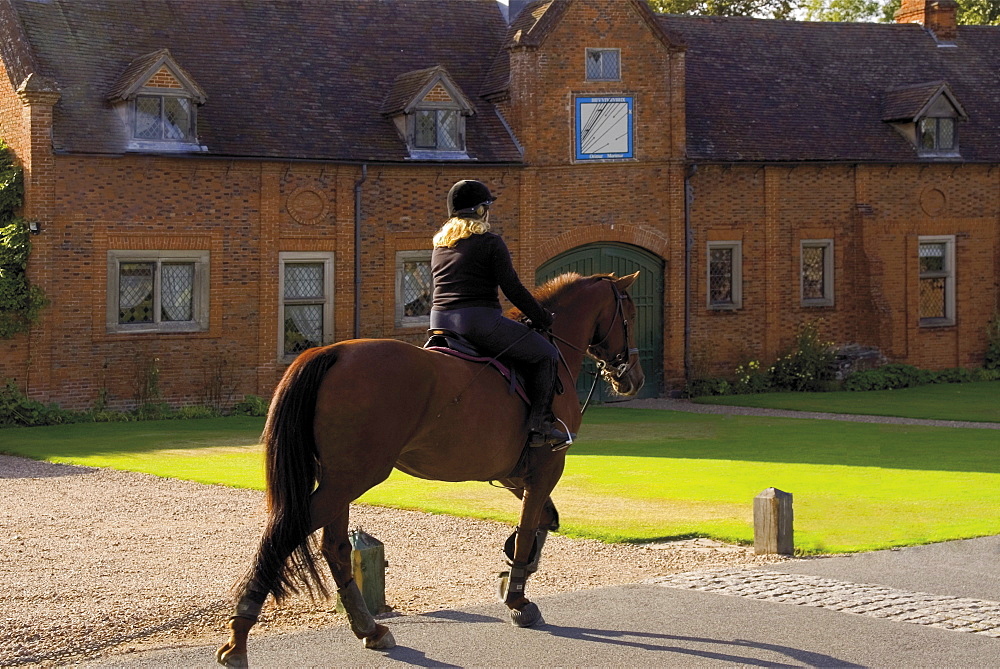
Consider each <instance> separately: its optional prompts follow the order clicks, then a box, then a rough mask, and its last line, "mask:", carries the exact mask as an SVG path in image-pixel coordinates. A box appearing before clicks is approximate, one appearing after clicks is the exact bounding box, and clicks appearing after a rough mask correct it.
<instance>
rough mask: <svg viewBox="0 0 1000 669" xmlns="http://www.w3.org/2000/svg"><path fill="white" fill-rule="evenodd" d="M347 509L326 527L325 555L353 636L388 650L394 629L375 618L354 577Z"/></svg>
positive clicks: (392, 644) (391, 646)
mask: <svg viewBox="0 0 1000 669" xmlns="http://www.w3.org/2000/svg"><path fill="white" fill-rule="evenodd" d="M348 513H349V506H348V505H346V504H345V505H344V507H343V510H342V512H341V513H340V514H339V515H338V516H337V518H336V520H335V521H333V522H332V523H330V524H329V525H327V526H326V527H324V528H323V544H322V545H323V557H325V558H326V561H327V564H329V565H330V571H331V572H332V573H333V580H334V581H335V582H336V583H337V594H338V595H340V601H341V603H342V604H343V605H344V611H345V612H346V613H347V620H348V622H349V623H350V625H351V631H352V632H354V636H356V637H358V638H359V639H362V640H363V641H364V643H365V648H374V649H376V650H388V649H389V648H393V647H395V645H396V641H395V639H393V637H392V632H390V631H389V628H388V627H386V626H385V625H379V624H378V623H376V622H375V619H374V618H373V617H372V614H371V612H370V611H369V610H368V605H367V604H365V600H364V597H362V595H361V590H360V589H359V588H358V583H357V581H355V580H354V570H353V568H352V565H351V543H350V540H349V539H348V538H347V524H348V520H347V519H348Z"/></svg>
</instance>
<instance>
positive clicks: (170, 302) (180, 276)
mask: <svg viewBox="0 0 1000 669" xmlns="http://www.w3.org/2000/svg"><path fill="white" fill-rule="evenodd" d="M160 310H161V315H160V318H161V319H162V320H164V321H190V320H192V319H193V314H194V263H163V264H162V265H161V266H160Z"/></svg>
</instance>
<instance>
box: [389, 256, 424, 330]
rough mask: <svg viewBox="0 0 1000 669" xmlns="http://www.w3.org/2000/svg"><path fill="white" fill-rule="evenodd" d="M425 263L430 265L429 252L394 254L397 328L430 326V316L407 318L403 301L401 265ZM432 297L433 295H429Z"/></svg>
mask: <svg viewBox="0 0 1000 669" xmlns="http://www.w3.org/2000/svg"><path fill="white" fill-rule="evenodd" d="M408 261H410V262H412V261H418V262H419V261H427V264H428V265H430V262H431V251H430V250H421V251H397V252H396V302H395V305H396V309H395V323H396V327H397V328H412V327H423V328H425V329H426V328H428V327H430V324H431V317H430V314H428V315H426V316H407V315H406V304H405V303H404V301H403V265H404V263H406V262H408ZM431 297H433V294H432V295H431Z"/></svg>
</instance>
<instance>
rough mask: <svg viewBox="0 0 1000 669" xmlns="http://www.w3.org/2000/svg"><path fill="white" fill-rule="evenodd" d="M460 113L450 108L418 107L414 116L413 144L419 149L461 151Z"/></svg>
mask: <svg viewBox="0 0 1000 669" xmlns="http://www.w3.org/2000/svg"><path fill="white" fill-rule="evenodd" d="M460 121H461V115H460V114H459V112H458V111H456V110H452V109H420V110H417V112H416V115H415V118H414V137H413V144H414V146H415V147H417V148H419V149H437V150H439V151H461V150H463V147H462V139H461V127H460V126H461V123H460Z"/></svg>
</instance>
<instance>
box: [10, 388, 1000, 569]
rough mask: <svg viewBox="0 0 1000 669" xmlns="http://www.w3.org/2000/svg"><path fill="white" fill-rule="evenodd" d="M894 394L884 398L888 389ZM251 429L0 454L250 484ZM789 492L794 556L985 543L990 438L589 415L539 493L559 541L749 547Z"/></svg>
mask: <svg viewBox="0 0 1000 669" xmlns="http://www.w3.org/2000/svg"><path fill="white" fill-rule="evenodd" d="M897 392H898V391H897ZM261 425H262V419H259V418H226V419H206V420H198V421H159V422H157V421H150V422H145V423H115V424H78V425H63V426H52V427H42V428H25V429H11V430H2V431H0V451H4V452H8V453H13V454H16V455H24V456H28V457H34V458H38V459H45V460H50V461H53V462H65V463H71V464H79V465H89V466H96V467H113V468H117V469H125V470H130V471H139V472H145V473H149V474H155V475H157V476H167V477H176V478H183V479H189V480H193V481H198V482H201V483H212V484H221V485H230V486H238V487H249V488H257V489H260V488H262V487H263V475H262V469H261V453H260V447H259V445H257V444H256V441H257V436H258V435H259V433H260V429H261ZM771 486H774V487H777V488H780V489H782V490H785V491H787V492H791V493H793V495H794V496H795V541H796V546H797V547H798V548H799V549H800V550H802V551H803V552H807V553H815V552H842V551H858V550H871V549H876V548H887V547H892V546H904V545H912V544H920V543H928V542H934V541H944V540H949V539H959V538H968V537H974V536H984V535H989V534H997V533H1000V453H998V449H997V432H995V431H993V430H974V429H949V428H936V427H914V426H905V425H872V424H864V423H836V422H832V421H819V420H804V419H787V418H785V419H783V418H760V417H750V416H729V415H721V416H720V415H701V414H689V413H682V412H673V411H657V410H649V409H625V408H605V407H597V408H594V409H591V410H590V411H589V412H588V415H587V420H586V421H585V423H584V427H583V429H582V430H581V433H580V439H579V443H578V444H576V445H574V446H573V447H572V449H571V450H570V453H569V455H568V456H567V466H566V472H565V474H564V476H563V479H562V481H561V482H560V484H559V486H558V487H557V488H556V491H555V493H554V495H553V498H554V499H555V501H556V503H557V505H558V506H559V509H560V513H561V516H562V521H563V531H564V533H566V534H569V535H572V536H581V537H593V538H597V539H601V540H604V541H646V540H654V539H662V538H673V537H682V536H708V537H714V538H717V539H720V540H724V541H735V542H750V541H752V538H753V526H752V500H753V497H754V496H755V495H757V494H758V493H760V492H761V491H762V490H764V489H765V488H767V487H771ZM360 501H361V502H363V503H369V504H378V505H384V506H393V507H399V508H411V509H421V510H426V511H430V512H435V513H449V514H454V515H461V516H472V517H480V518H491V519H497V520H502V521H505V522H509V523H516V520H517V518H516V513H517V503H516V500H515V499H514V497H513V496H511V495H510V494H509V493H506V492H504V491H502V490H496V489H493V488H491V487H489V486H488V485H486V484H485V483H482V482H470V483H441V482H434V481H424V480H419V479H414V478H412V477H409V476H407V475H405V474H402V473H399V472H394V473H393V475H392V476H391V477H390V478H389V480H388V481H386V482H385V483H383V484H381V485H380V486H378V487H376V488H374V489H373V490H371V491H369V492H368V493H366V494H365V495H364V496H363V497H362V498H361V500H360Z"/></svg>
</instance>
